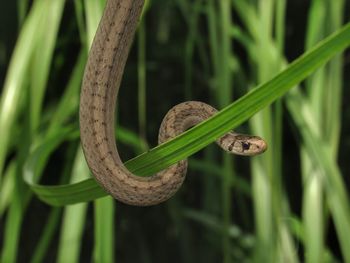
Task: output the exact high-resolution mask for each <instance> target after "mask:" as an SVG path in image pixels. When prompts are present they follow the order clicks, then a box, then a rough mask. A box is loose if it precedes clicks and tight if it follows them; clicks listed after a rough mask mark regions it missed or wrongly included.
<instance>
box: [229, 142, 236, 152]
mask: <svg viewBox="0 0 350 263" xmlns="http://www.w3.org/2000/svg"><path fill="white" fill-rule="evenodd" d="M234 144H235V142H233V143H231V144H230V146H229V147H228V150H229V151H232V149H233V145H234Z"/></svg>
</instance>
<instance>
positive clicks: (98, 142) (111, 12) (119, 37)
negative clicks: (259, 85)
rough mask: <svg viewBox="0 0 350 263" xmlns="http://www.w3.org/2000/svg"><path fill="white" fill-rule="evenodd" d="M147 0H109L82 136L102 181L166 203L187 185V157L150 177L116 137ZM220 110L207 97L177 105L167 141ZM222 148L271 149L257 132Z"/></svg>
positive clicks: (90, 73) (131, 198)
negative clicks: (137, 169)
mask: <svg viewBox="0 0 350 263" xmlns="http://www.w3.org/2000/svg"><path fill="white" fill-rule="evenodd" d="M143 2H144V0H108V1H107V4H106V7H105V10H104V13H103V17H102V19H101V21H100V24H99V27H98V30H97V33H96V35H95V38H94V41H93V44H92V47H91V50H90V53H89V57H88V62H87V65H86V68H85V74H84V79H83V84H82V91H81V97H80V131H81V142H82V147H83V150H84V154H85V158H86V160H87V163H88V165H89V167H90V169H91V171H92V173H93V175H94V176H95V178H96V180H97V181H98V182H99V183H100V184H101V185H102V187H103V188H104V189H105V190H106V191H107V192H108V193H110V194H111V195H112V196H113V197H114V198H116V199H118V200H119V201H121V202H123V203H126V204H131V205H138V206H148V205H154V204H158V203H161V202H163V201H165V200H167V199H168V198H170V197H171V196H172V195H173V194H174V193H175V192H176V191H177V190H178V189H179V187H180V186H181V184H182V182H183V180H184V178H185V174H186V170H187V161H186V160H182V161H180V162H178V163H176V164H174V165H172V166H170V167H169V168H167V169H165V170H163V171H161V172H159V173H157V174H156V175H153V176H150V177H139V176H136V175H134V174H132V173H131V172H129V171H128V170H127V169H126V168H125V166H124V165H123V163H122V161H121V159H120V157H119V154H118V151H117V147H116V143H115V136H114V134H115V133H114V127H115V126H114V123H115V121H114V117H115V107H116V97H117V94H118V90H119V86H120V82H121V79H122V76H123V71H124V66H125V63H126V60H127V57H128V53H129V49H130V46H131V43H132V40H133V37H134V34H135V30H136V27H137V23H138V20H139V19H140V15H141V11H142V7H143ZM215 113H216V110H215V109H214V108H213V107H211V106H209V105H207V104H205V103H202V102H195V101H190V102H184V103H181V104H179V105H177V106H175V107H174V108H172V109H171V110H170V111H169V112H168V113H167V115H166V116H165V118H164V119H163V122H162V124H161V127H160V132H159V143H163V142H165V141H167V140H169V139H171V138H173V137H175V136H177V135H179V134H181V133H182V132H183V131H185V130H186V129H188V128H189V127H191V126H194V125H196V124H198V123H199V122H201V121H203V120H205V119H207V118H209V117H210V116H212V115H213V114H215ZM217 143H218V144H219V146H220V147H221V148H223V149H224V150H226V151H229V152H231V153H235V154H239V155H256V154H259V153H262V152H264V151H265V149H266V147H267V146H266V143H265V142H264V141H263V140H262V139H261V138H259V137H257V136H250V135H242V134H237V133H233V132H231V133H228V134H226V135H224V136H223V137H221V138H219V139H218V140H217Z"/></svg>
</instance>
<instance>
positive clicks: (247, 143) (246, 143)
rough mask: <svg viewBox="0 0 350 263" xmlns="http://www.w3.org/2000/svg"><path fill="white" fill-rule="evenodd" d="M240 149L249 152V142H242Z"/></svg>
mask: <svg viewBox="0 0 350 263" xmlns="http://www.w3.org/2000/svg"><path fill="white" fill-rule="evenodd" d="M242 148H243V151H246V150H249V148H250V143H249V142H242Z"/></svg>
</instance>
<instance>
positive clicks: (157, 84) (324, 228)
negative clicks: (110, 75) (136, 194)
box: [0, 0, 350, 263]
mask: <svg viewBox="0 0 350 263" xmlns="http://www.w3.org/2000/svg"><path fill="white" fill-rule="evenodd" d="M104 4H105V0H98V1H97V0H96V1H89V0H75V1H64V0H51V1H45V0H34V1H28V0H18V1H17V2H13V3H12V2H11V3H10V2H7V3H2V6H3V8H1V9H0V10H1V11H0V13H1V15H0V17H4V21H10V23H9V25H7V27H8V28H11V30H8V32H7V35H5V34H2V35H0V70H1V71H0V72H1V73H0V74H2V75H0V79H1V81H2V82H3V89H2V93H1V100H0V127H1V136H0V219H1V220H0V262H4V263H7V262H53V261H55V262H85V261H91V260H93V261H96V262H119V261H120V262H237V261H238V262H350V250H349V249H348V248H349V247H350V241H349V236H350V206H349V196H348V191H349V190H348V188H349V185H348V183H349V181H348V178H347V177H346V176H345V175H346V174H349V172H350V170H349V168H348V165H347V162H346V161H347V160H346V156H349V154H350V145H349V141H350V140H349V139H350V137H349V127H347V125H346V124H347V123H349V121H350V115H349V112H350V111H349V109H350V108H349V106H348V105H345V103H344V102H345V99H344V98H346V97H347V96H348V95H349V91H348V90H346V89H344V90H343V88H344V87H345V85H346V83H347V80H348V78H349V77H347V76H346V74H344V72H346V70H347V71H348V70H349V68H348V67H346V66H347V64H346V63H347V60H346V59H344V54H342V52H343V51H344V50H345V49H346V48H347V47H348V46H349V45H350V24H345V23H344V21H345V20H346V19H345V18H344V15H343V14H344V13H345V12H344V10H346V4H348V3H346V2H345V1H342V0H337V1H326V0H311V1H303V2H300V3H299V2H298V1H285V0H279V1H272V0H265V1H262V0H252V1H244V0H235V1H231V0H220V1H215V0H193V1H186V0H174V1H165V0H162V1H156V0H154V1H148V2H147V5H146V8H145V9H144V13H143V18H142V20H141V23H140V25H139V29H138V32H137V35H136V37H135V41H134V45H133V48H132V50H131V53H130V56H129V60H128V63H127V68H126V71H125V75H124V79H123V83H122V88H121V93H120V95H119V98H118V112H117V116H118V117H117V127H118V128H117V129H116V138H117V143H118V147H119V149H120V153H121V155H122V158H123V159H124V160H128V159H130V160H129V161H127V162H126V165H127V167H128V168H129V169H130V170H131V171H133V172H135V173H136V174H138V175H140V176H148V175H151V174H153V173H155V172H157V171H160V170H161V169H164V168H165V167H167V166H169V165H171V164H173V163H175V162H177V161H179V160H181V159H184V158H187V157H189V171H188V176H187V179H186V182H185V184H184V185H183V187H182V188H181V190H180V191H179V193H177V194H176V195H175V197H174V198H172V199H171V200H169V201H168V202H165V203H164V204H160V205H158V206H154V207H146V208H139V207H131V206H127V205H123V204H121V203H119V202H117V201H115V200H113V199H112V198H110V197H109V196H107V195H106V193H105V192H104V191H103V190H102V189H101V188H100V187H99V186H98V185H97V184H96V182H95V181H94V180H93V179H92V178H91V176H90V172H89V169H88V168H87V166H86V162H85V159H84V156H83V154H82V151H81V148H80V145H79V129H78V106H79V92H80V86H81V80H82V75H83V71H84V66H85V63H86V59H87V55H88V49H89V46H90V45H91V42H92V39H93V36H94V33H95V30H96V27H97V25H98V21H99V19H100V16H101V14H102V11H103V7H104ZM10 11H11V12H10ZM16 15H17V20H15V19H14V18H15V17H16ZM343 24H345V25H343ZM11 32H12V36H14V32H15V33H18V35H17V36H16V41H13V43H14V42H15V45H12V44H13V43H12V42H11ZM345 58H346V57H345ZM184 100H201V101H204V102H207V103H209V104H212V105H214V106H216V107H217V108H218V109H222V110H221V111H220V113H219V114H217V115H216V116H215V117H213V118H211V119H209V120H208V121H206V122H204V123H202V124H200V125H198V126H197V127H195V128H193V129H191V130H189V131H188V132H186V133H184V134H183V135H181V136H179V137H177V138H176V139H174V140H172V141H170V142H168V143H166V144H163V145H161V146H159V147H155V148H153V147H154V146H156V139H157V131H158V127H159V124H160V122H161V118H162V116H164V115H165V113H166V111H167V110H168V109H169V108H170V107H171V106H172V105H174V104H177V103H179V102H181V101H184ZM241 124H243V126H240V125H241ZM233 128H234V129H237V130H239V131H242V132H246V133H248V132H249V133H252V134H257V135H259V136H261V137H263V138H265V139H266V141H267V142H268V144H269V149H268V151H267V152H266V153H264V154H263V155H261V156H258V157H253V158H244V157H235V156H232V155H228V154H226V153H222V152H221V151H220V149H218V147H216V146H215V145H212V144H211V143H212V142H213V141H215V139H216V138H217V137H218V136H221V135H223V134H224V133H226V132H228V131H230V130H231V129H233ZM209 144H210V145H209ZM206 146H207V147H206ZM204 147H205V148H204ZM151 148H152V149H151ZM201 149H203V150H202V151H200V152H199V153H196V152H198V151H199V150H201ZM195 153H196V154H195ZM193 154H194V155H193ZM134 156H137V157H135V158H133V159H131V158H132V157H134Z"/></svg>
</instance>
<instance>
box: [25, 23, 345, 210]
mask: <svg viewBox="0 0 350 263" xmlns="http://www.w3.org/2000/svg"><path fill="white" fill-rule="evenodd" d="M349 44H350V24H347V25H346V26H344V27H343V28H341V29H340V30H338V31H337V32H336V33H335V34H333V35H331V36H330V37H328V38H327V39H325V40H324V41H322V42H321V43H320V44H319V45H317V46H316V47H314V48H313V49H312V50H310V51H309V52H307V53H305V54H304V55H303V56H301V57H300V58H299V59H297V60H295V61H294V62H293V63H292V64H290V66H289V67H288V68H286V69H285V70H284V71H283V72H281V73H279V74H278V75H277V76H275V77H274V78H273V79H272V80H270V81H268V82H266V83H264V84H262V85H260V86H259V87H258V88H256V89H254V90H253V91H251V92H249V93H248V94H246V95H245V96H243V97H242V98H240V99H239V100H237V101H236V102H234V103H232V104H230V105H229V106H228V107H226V108H225V109H223V110H222V111H220V112H219V113H218V114H217V115H216V116H214V117H212V118H210V119H208V120H207V121H205V122H203V123H201V124H200V125H198V126H196V127H194V128H192V129H190V130H189V131H187V132H186V133H184V134H182V135H180V136H178V137H177V138H175V139H173V140H171V141H169V142H167V143H165V144H162V145H160V146H158V147H156V148H154V149H152V150H150V151H149V152H148V153H145V154H142V155H140V156H138V157H137V158H134V159H132V160H130V161H128V162H127V163H126V166H127V168H128V169H130V171H132V172H134V173H136V174H138V175H143V176H144V175H151V174H154V173H155V172H158V171H160V170H162V169H164V168H166V167H167V166H169V165H171V164H173V163H176V162H177V161H179V160H182V159H184V158H186V157H188V156H189V155H191V154H193V153H195V152H197V151H198V150H200V149H201V148H203V147H205V146H206V145H208V144H209V143H211V142H213V141H214V140H215V139H216V138H218V137H220V136H221V135H223V134H225V133H226V132H228V131H229V130H231V129H233V128H235V127H236V126H238V125H239V124H241V123H242V122H244V121H246V120H247V119H248V118H250V117H251V116H253V115H254V114H255V113H257V112H258V111H259V110H261V109H263V108H264V107H266V106H267V105H269V104H270V103H272V102H273V101H274V100H276V99H278V98H279V97H281V96H283V95H284V94H285V93H286V92H287V91H288V90H289V89H291V88H292V87H293V86H295V85H296V84H297V83H299V82H300V81H302V80H303V79H305V78H306V77H307V76H308V75H310V74H311V73H312V72H313V71H314V70H316V69H317V68H318V67H320V66H322V65H323V64H324V63H325V62H327V61H328V60H329V59H330V58H332V57H333V56H334V55H335V54H337V53H338V52H341V51H343V50H344V49H345V48H346V47H347V46H348V45H349ZM58 139H59V140H58ZM58 139H57V138H56V139H55V143H56V145H57V144H58V143H59V142H60V140H62V139H64V138H58ZM43 148H44V149H43ZM45 148H46V147H43V146H41V147H39V148H38V149H37V150H36V151H35V152H34V153H33V155H32V157H31V158H30V160H29V161H28V162H27V166H26V167H27V169H26V181H27V182H28V183H29V184H30V185H31V188H32V190H33V191H34V192H35V193H36V194H37V195H38V196H39V198H41V199H42V200H45V201H46V202H48V203H50V204H55V205H64V204H71V203H75V202H83V201H88V200H92V199H95V198H97V197H101V196H104V193H103V191H102V190H101V189H100V187H99V186H98V185H97V184H94V182H93V181H92V180H91V179H90V180H86V181H83V182H81V183H78V184H73V185H67V186H51V187H45V186H40V185H36V184H35V180H34V178H35V177H34V175H35V172H34V171H35V170H36V168H35V167H36V165H37V164H36V158H38V155H39V153H40V152H43V151H45ZM51 148H55V147H51ZM86 190H89V192H85V191H86Z"/></svg>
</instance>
